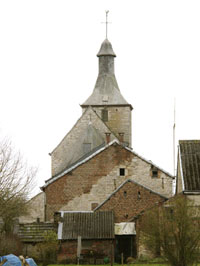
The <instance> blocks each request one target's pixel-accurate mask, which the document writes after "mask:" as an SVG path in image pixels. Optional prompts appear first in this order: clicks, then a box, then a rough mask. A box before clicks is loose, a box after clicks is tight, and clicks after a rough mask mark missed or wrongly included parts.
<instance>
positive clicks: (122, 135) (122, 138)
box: [119, 133, 124, 142]
mask: <svg viewBox="0 0 200 266" xmlns="http://www.w3.org/2000/svg"><path fill="white" fill-rule="evenodd" d="M119 141H120V142H124V133H119Z"/></svg>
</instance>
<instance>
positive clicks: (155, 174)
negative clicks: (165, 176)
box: [151, 165, 159, 178]
mask: <svg viewBox="0 0 200 266" xmlns="http://www.w3.org/2000/svg"><path fill="white" fill-rule="evenodd" d="M151 177H152V178H158V177H159V173H158V168H157V167H155V166H154V165H152V166H151Z"/></svg>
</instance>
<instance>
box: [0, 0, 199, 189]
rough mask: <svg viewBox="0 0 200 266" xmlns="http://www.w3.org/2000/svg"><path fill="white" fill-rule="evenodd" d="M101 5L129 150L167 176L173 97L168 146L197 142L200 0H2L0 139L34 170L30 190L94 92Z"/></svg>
mask: <svg viewBox="0 0 200 266" xmlns="http://www.w3.org/2000/svg"><path fill="white" fill-rule="evenodd" d="M105 10H110V12H109V21H111V24H109V28H108V39H109V40H110V41H111V43H112V45H113V49H114V51H115V53H116V54H117V57H116V59H115V73H116V78H117V81H118V84H119V87H120V90H121V92H122V95H123V96H124V97H125V99H126V100H127V101H128V102H129V103H131V104H132V106H133V107H134V110H133V112H132V117H133V120H132V125H133V126H132V127H133V134H132V136H133V149H134V150H135V151H136V152H138V153H139V154H141V155H142V156H143V157H145V158H146V159H149V160H152V161H153V162H154V163H156V164H157V165H159V166H160V167H161V168H163V169H165V170H166V171H169V172H171V173H173V145H172V144H173V130H172V129H173V112H174V110H173V108H174V107H173V106H174V98H176V144H178V140H179V139H199V138H200V123H199V114H200V104H199V91H200V15H199V14H200V1H199V0H196V1H195V0H188V1H184V0H168V1H163V0H152V1H151V0H137V1H134V0H118V1H117V0H84V1H83V0H54V1H52V0H32V1H29V0H23V1H22V0H13V1H11V0H1V1H0V92H1V94H0V96H1V103H0V135H1V136H7V137H9V138H10V139H11V141H12V142H13V145H14V146H15V147H16V148H17V149H18V150H20V151H21V153H22V154H23V156H24V158H25V160H27V161H28V162H29V164H30V165H34V166H38V168H39V171H38V175H37V179H38V186H41V185H43V183H44V180H46V179H48V178H49V177H50V175H51V163H50V156H49V155H48V153H49V152H51V151H52V150H53V149H54V148H55V146H56V145H57V144H58V143H59V142H60V141H61V139H62V138H63V137H64V136H65V134H67V132H68V131H69V130H70V129H71V128H72V126H73V125H74V123H75V122H76V121H77V119H78V118H79V117H80V116H81V108H80V106H79V104H82V103H83V102H84V101H85V100H86V99H87V97H88V96H89V95H90V94H91V93H92V90H93V88H94V85H95V81H96V78H97V73H98V59H97V57H96V54H97V52H98V50H99V48H100V45H101V43H102V41H103V40H104V39H105V24H102V23H101V22H103V21H105Z"/></svg>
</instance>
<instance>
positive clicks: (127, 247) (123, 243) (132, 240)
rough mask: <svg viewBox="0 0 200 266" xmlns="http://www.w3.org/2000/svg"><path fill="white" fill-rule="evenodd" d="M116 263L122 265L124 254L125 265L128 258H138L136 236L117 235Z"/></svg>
mask: <svg viewBox="0 0 200 266" xmlns="http://www.w3.org/2000/svg"><path fill="white" fill-rule="evenodd" d="M115 240H116V244H115V262H117V263H121V258H122V254H123V260H124V263H126V260H127V258H128V257H133V258H136V256H137V250H136V236H135V235H115Z"/></svg>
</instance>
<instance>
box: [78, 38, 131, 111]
mask: <svg viewBox="0 0 200 266" xmlns="http://www.w3.org/2000/svg"><path fill="white" fill-rule="evenodd" d="M97 56H98V57H99V60H100V58H101V57H102V56H106V57H107V59H108V60H107V61H105V62H104V64H103V65H102V66H103V67H102V68H101V67H99V75H98V77H97V81H96V84H95V87H94V90H93V92H92V94H91V95H90V96H89V98H88V99H87V100H86V101H85V102H84V103H83V104H82V105H81V106H82V107H87V106H110V105H114V106H116V105H122V106H130V108H131V109H133V107H132V106H131V104H129V103H128V102H127V101H126V100H125V99H124V97H123V96H122V94H121V92H120V90H119V86H118V84H117V80H116V77H115V74H114V61H113V60H114V57H115V56H116V55H115V53H114V51H113V49H112V45H111V43H110V42H109V41H108V40H107V39H106V40H105V41H104V42H103V43H102V45H101V48H100V51H99V52H98V54H97ZM99 62H100V61H99ZM111 65H113V69H112V71H110V70H109V69H110V68H111V67H110V66H111Z"/></svg>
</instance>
